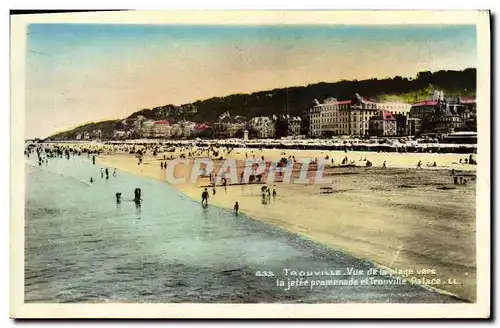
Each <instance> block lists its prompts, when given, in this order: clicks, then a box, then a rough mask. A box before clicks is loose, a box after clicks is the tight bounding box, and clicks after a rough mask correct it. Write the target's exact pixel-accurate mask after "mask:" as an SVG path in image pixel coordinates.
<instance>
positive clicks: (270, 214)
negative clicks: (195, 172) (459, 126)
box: [97, 149, 476, 302]
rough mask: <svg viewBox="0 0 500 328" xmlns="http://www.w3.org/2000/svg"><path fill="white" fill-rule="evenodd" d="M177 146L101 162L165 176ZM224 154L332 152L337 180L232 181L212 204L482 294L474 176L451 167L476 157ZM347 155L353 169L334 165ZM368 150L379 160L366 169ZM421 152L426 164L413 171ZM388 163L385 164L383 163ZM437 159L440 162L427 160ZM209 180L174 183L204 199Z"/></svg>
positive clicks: (236, 153) (240, 153)
mask: <svg viewBox="0 0 500 328" xmlns="http://www.w3.org/2000/svg"><path fill="white" fill-rule="evenodd" d="M180 153H181V152H176V153H160V154H157V156H156V157H154V156H152V155H150V154H147V155H144V156H143V162H142V164H141V165H138V160H137V158H136V157H135V155H130V154H127V153H115V154H108V155H106V154H101V155H100V156H98V157H97V161H98V162H100V163H101V164H103V165H106V166H109V167H112V168H117V169H118V170H122V171H126V172H130V173H133V174H137V175H141V176H146V177H150V178H154V179H158V180H162V181H166V173H165V170H162V169H161V168H160V162H161V161H162V160H163V156H164V155H165V156H166V157H167V158H168V157H169V156H172V157H173V158H175V157H177V156H179V155H180ZM223 156H224V159H225V158H232V159H235V160H236V162H237V167H238V172H240V171H242V170H243V168H244V161H245V159H246V158H253V157H254V156H255V158H261V157H262V156H263V157H264V159H265V160H266V161H267V160H274V159H279V158H282V157H291V156H295V157H296V159H297V160H298V161H299V160H300V159H301V158H312V159H314V158H325V157H326V156H328V160H327V162H328V163H329V164H331V166H332V167H326V168H325V170H324V174H323V176H324V178H328V179H331V181H330V182H328V183H327V184H326V185H325V184H323V185H319V184H314V183H311V184H296V183H282V182H278V181H279V180H278V181H277V182H275V183H273V184H272V185H269V187H270V188H271V189H272V188H275V189H276V192H277V195H276V197H269V198H266V199H265V201H263V198H262V197H261V190H260V189H261V187H262V184H246V185H231V183H233V182H234V181H229V185H228V186H227V187H226V188H224V187H222V186H217V187H216V188H215V191H216V193H215V195H214V194H213V189H212V188H211V187H209V188H208V191H209V192H210V198H209V201H208V202H209V204H212V205H217V206H221V207H224V208H228V209H232V208H233V205H234V203H235V202H236V201H238V202H239V204H240V212H243V213H245V214H248V215H249V216H251V217H252V218H254V219H255V220H260V221H263V222H266V223H269V224H272V225H276V226H279V227H281V228H284V229H286V230H289V231H291V232H294V233H297V234H300V235H303V236H306V237H307V238H310V239H311V240H313V241H315V242H318V243H322V244H325V245H328V246H330V247H332V248H334V249H339V250H342V251H344V252H347V253H349V254H352V255H354V256H356V257H358V258H361V259H366V260H369V261H372V262H374V263H376V264H377V265H379V266H381V267H384V268H389V269H391V270H393V271H395V272H398V273H399V274H400V275H401V276H404V277H406V278H407V279H409V280H410V281H411V282H413V283H416V284H420V285H427V286H429V287H430V288H435V289H437V290H439V291H442V292H445V293H451V294H453V295H456V296H457V297H459V298H461V299H463V300H467V301H472V302H474V301H475V300H476V256H475V253H476V249H475V244H476V239H475V238H476V236H475V229H476V227H475V222H476V214H475V202H476V187H475V181H473V180H471V181H469V182H468V183H467V184H463V185H454V184H453V179H452V176H451V169H454V170H464V171H466V170H468V171H474V170H475V165H467V164H460V163H459V161H460V159H464V158H466V157H467V156H466V155H464V154H422V153H419V154H416V153H411V154H403V153H372V152H359V153H358V152H348V153H344V152H340V151H319V150H318V151H292V150H286V151H283V150H277V149H265V150H263V151H260V150H256V149H254V150H253V151H252V150H249V149H234V150H233V151H232V152H231V153H230V154H223ZM345 156H347V157H348V159H349V161H350V162H352V161H354V164H355V165H356V167H338V166H337V164H339V163H340V162H341V161H342V159H343V158H344V157H345ZM364 158H367V159H368V160H370V161H371V162H372V164H373V166H372V167H366V166H365V165H364V163H365V162H364V161H363V159H364ZM332 159H333V164H332ZM419 160H420V161H421V162H422V166H423V169H421V170H417V169H416V165H417V162H418V161H419ZM384 161H385V162H386V165H387V167H386V168H382V163H383V162H384ZM214 162H215V167H214V172H218V170H219V168H220V166H221V165H222V163H223V161H222V160H215V161H214ZM433 162H436V163H437V167H428V166H427V165H428V164H430V163H433ZM191 163H192V161H191ZM191 169H192V167H191V165H177V166H176V167H175V173H174V175H175V176H176V177H187V178H188V180H189V175H190V172H191ZM299 170H300V163H296V164H295V166H294V172H293V174H292V180H293V179H295V178H297V176H298V174H299ZM314 174H315V171H310V172H309V175H308V176H313V175H314ZM238 176H239V174H238ZM264 181H265V175H264ZM209 183H210V182H209V179H208V178H199V179H197V181H196V182H195V183H190V182H186V183H182V184H174V185H173V186H174V187H175V188H176V189H177V190H179V191H180V192H182V193H184V194H185V195H187V196H189V197H191V198H193V199H199V200H201V192H202V190H203V187H204V186H207V185H209ZM324 186H328V187H331V188H332V189H331V190H332V193H329V194H323V193H320V191H321V189H320V188H321V187H324ZM304 269H314V268H304ZM410 270H412V272H411V271H410ZM421 270H424V272H422V271H421ZM403 271H404V272H403Z"/></svg>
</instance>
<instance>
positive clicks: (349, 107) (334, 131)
mask: <svg viewBox="0 0 500 328" xmlns="http://www.w3.org/2000/svg"><path fill="white" fill-rule="evenodd" d="M410 109H411V105H410V104H406V103H397V102H389V103H379V102H375V101H371V100H368V99H366V98H363V97H361V96H360V95H359V94H355V96H354V97H353V98H352V99H350V100H344V101H338V100H337V99H335V98H328V99H326V100H325V101H324V102H323V104H320V103H319V102H318V101H317V100H315V102H314V106H313V107H312V108H311V111H310V122H309V133H310V135H311V136H314V137H321V136H332V135H348V136H358V137H366V136H368V135H369V121H370V119H371V118H372V117H375V116H378V115H380V111H383V110H384V111H386V112H389V113H391V114H393V115H396V114H397V115H407V114H408V113H409V112H410Z"/></svg>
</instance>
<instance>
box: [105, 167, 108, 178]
mask: <svg viewBox="0 0 500 328" xmlns="http://www.w3.org/2000/svg"><path fill="white" fill-rule="evenodd" d="M105 172H106V180H108V179H109V170H108V168H106V170H105Z"/></svg>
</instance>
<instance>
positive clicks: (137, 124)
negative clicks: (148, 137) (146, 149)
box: [127, 115, 146, 133]
mask: <svg viewBox="0 0 500 328" xmlns="http://www.w3.org/2000/svg"><path fill="white" fill-rule="evenodd" d="M145 121H146V118H145V117H144V116H142V115H139V116H137V118H136V119H135V121H134V131H135V132H137V133H142V129H143V124H144V122H145ZM127 123H128V122H127Z"/></svg>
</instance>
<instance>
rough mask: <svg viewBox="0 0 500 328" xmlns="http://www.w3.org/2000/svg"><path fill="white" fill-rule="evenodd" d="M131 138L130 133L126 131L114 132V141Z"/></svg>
mask: <svg viewBox="0 0 500 328" xmlns="http://www.w3.org/2000/svg"><path fill="white" fill-rule="evenodd" d="M128 137H130V131H126V130H114V131H113V138H114V139H127V138H128Z"/></svg>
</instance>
